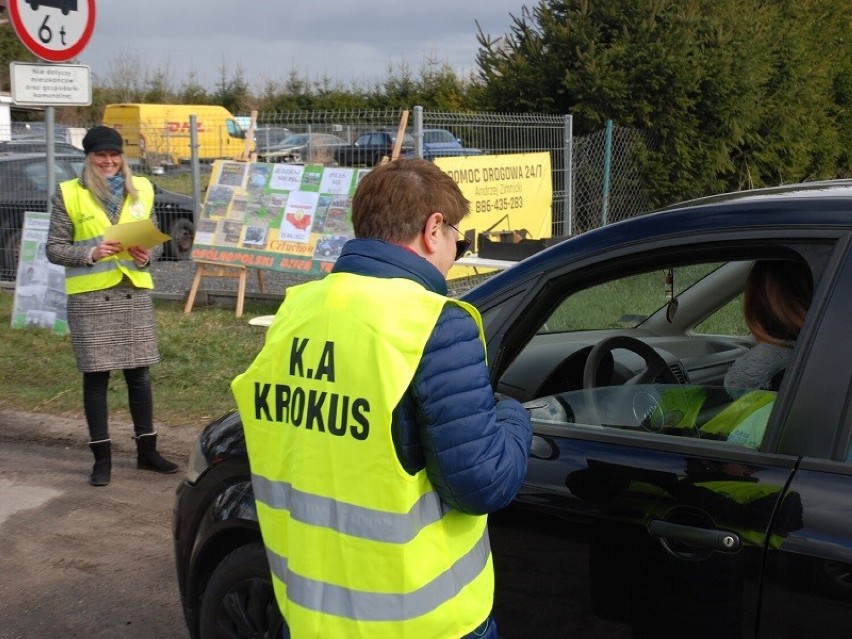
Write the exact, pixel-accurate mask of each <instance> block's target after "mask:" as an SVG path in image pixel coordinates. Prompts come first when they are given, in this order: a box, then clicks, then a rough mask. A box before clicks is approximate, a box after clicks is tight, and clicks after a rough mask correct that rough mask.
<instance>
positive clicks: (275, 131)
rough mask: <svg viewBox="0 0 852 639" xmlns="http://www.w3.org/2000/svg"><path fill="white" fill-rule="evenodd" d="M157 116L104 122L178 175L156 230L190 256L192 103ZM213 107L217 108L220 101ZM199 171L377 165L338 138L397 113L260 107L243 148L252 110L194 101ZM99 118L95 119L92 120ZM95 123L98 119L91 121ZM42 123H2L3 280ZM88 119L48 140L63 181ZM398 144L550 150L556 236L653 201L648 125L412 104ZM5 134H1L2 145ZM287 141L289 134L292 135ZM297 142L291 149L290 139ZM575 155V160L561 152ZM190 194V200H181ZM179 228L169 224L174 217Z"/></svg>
mask: <svg viewBox="0 0 852 639" xmlns="http://www.w3.org/2000/svg"><path fill="white" fill-rule="evenodd" d="M184 107H185V108H182V109H181V111H180V117H178V115H177V113H178V112H177V111H174V112H164V113H161V114H160V115H159V116H157V117H154V116H152V117H151V118H148V119H147V120H146V121H141V120H140V121H136V122H133V121H131V120H128V121H119V120H116V121H111V120H110V121H106V120H107V119H108V118H105V121H104V122H103V123H104V124H108V125H110V126H114V127H116V128H117V129H118V130H119V131H120V132H121V134H122V137H123V138H124V140H125V155H126V158H127V159H128V161H129V162H130V163H131V165H132V166H133V167H134V171H135V172H136V173H139V174H142V175H149V176H151V177H152V179H153V181H154V182H155V184H156V183H157V182H158V181H160V180H163V181H165V178H169V180H168V181H166V184H167V188H175V187H174V186H172V185H173V184H175V179H174V178H175V177H176V176H180V175H183V176H184V177H185V179H184V180H183V181H182V182H181V185H182V187H183V188H180V187H178V188H175V190H181V191H182V192H183V193H184V194H186V195H185V196H183V197H184V199H183V200H179V201H174V198H171V199H170V197H171V196H169V195H168V194H163V193H159V194H158V196H157V198H158V205H159V211H158V212H159V213H160V215H161V216H163V220H162V222H163V224H162V226H163V229H164V230H165V231H166V232H167V233H169V234H170V235H173V236H175V235H179V236H180V237H181V238H183V244H186V246H177V245H176V246H174V247H167V251H166V255H167V256H172V257H176V258H181V257H185V256H188V254H189V248H190V247H191V241H192V232H193V230H194V227H192V228H188V226H187V221H190V222H191V221H192V219H193V218H192V216H193V211H194V210H195V208H196V203H195V201H194V200H193V199H192V198H191V196H192V194H193V192H194V190H195V188H187V187H189V185H190V184H191V181H190V177H189V175H188V174H189V172H190V169H189V167H190V166H191V165H194V164H195V163H194V162H191V160H192V159H193V157H192V155H193V149H192V145H191V143H190V131H189V128H190V124H189V117H188V116H187V117H184V116H186V115H187V114H188V113H189V112H190V110H191V109H192V107H187V106H186V105H184ZM217 108H218V107H217ZM196 110H197V111H198V113H197V114H196V116H195V117H196V123H197V127H198V132H197V135H198V147H197V149H196V150H195V153H196V155H197V157H198V160H199V166H200V167H201V170H200V175H197V176H195V177H194V178H193V181H194V183H195V185H196V188H197V187H198V185H199V184H200V185H201V186H200V189H201V190H200V191H199V195H200V197H203V188H204V185H206V176H207V174H209V167H210V163H211V162H212V160H213V159H215V158H235V157H240V156H241V155H242V154H243V153H244V152H245V151H246V150H249V151H255V152H257V153H258V159H259V160H260V161H282V162H288V161H290V162H304V163H318V164H328V163H333V162H334V163H339V164H341V165H344V164H349V163H353V164H367V165H372V164H373V163H375V161H376V160H377V159H379V158H380V157H381V155H380V154H374V155H371V156H369V157H366V156H365V157H352V156H343V155H341V154H340V153H338V152H337V151H336V150H335V149H336V147H337V146H339V145H344V146H347V147H351V146H353V145H352V143H353V142H355V141H356V140H367V139H368V138H366V137H364V136H368V135H370V134H371V133H374V132H386V133H387V132H393V133H394V134H395V133H396V131H397V129H398V127H399V124H400V121H401V119H402V117H403V110H402V109H375V110H336V111H298V112H261V113H258V114H257V115H256V123H255V132H254V140H253V141H250V142H249V144H248V145H247V144H246V141H245V139H244V136H243V137H241V133H243V131H244V130H245V129H247V128H248V126H249V121H250V118H249V117H248V116H237V117H234V116H231V115H230V114H227V112H224V114H221V113H220V114H215V113H213V112H212V111H200V110H198V109H196ZM93 124H94V123H93ZM98 124H100V123H98ZM45 130H46V127H45V124H44V123H43V122H28V123H17V122H13V123H12V126H11V130H10V131H0V280H10V279H14V278H15V272H16V268H17V259H18V253H19V246H20V235H21V233H20V232H21V228H22V224H23V216H24V212H25V211H28V210H34V211H44V210H47V194H48V193H47V191H48V179H47V174H48V172H47V166H46V162H45V154H46V144H45V141H44V140H45ZM85 131H86V127H67V126H64V125H62V124H59V123H57V124H56V125H55V128H54V143H55V152H56V155H57V159H56V162H55V166H54V171H55V183H56V184H58V183H59V182H61V181H62V180H64V179H69V178H70V177H73V176H75V175H77V174H79V171H80V170H81V169H82V159H83V158H82V137H83V135H84V134H85ZM406 131H407V132H406V135H405V139H404V145H405V146H406V147H407V151H408V153H409V154H411V155H418V156H420V157H425V158H426V159H434V157H438V156H440V155H442V154H446V155H465V154H480V153H483V154H511V153H533V152H547V153H549V154H550V158H551V167H552V174H551V180H552V187H553V211H552V220H553V226H552V235H553V236H563V235H576V234H578V233H582V232H583V231H586V230H589V229H592V228H596V227H598V226H601V225H603V224H607V223H611V222H615V221H618V220H621V219H624V218H626V217H630V216H632V215H636V214H640V213H643V212H645V211H647V210H648V208H649V199H648V197H647V195H646V194H645V192H644V189H643V186H642V174H641V170H640V162H641V157H642V155H643V153H644V149H645V146H646V145H647V144H648V142H649V141H650V136H649V135H648V134H647V133H646V132H642V131H636V130H632V129H627V128H623V127H612V128H611V130H607V131H601V132H597V133H594V134H591V135H586V136H582V137H577V138H575V137H573V134H572V126H571V116H568V115H566V116H558V115H557V116H554V115H543V114H507V113H457V112H448V111H430V110H426V109H423V108H421V107H414V109H412V110H411V111H410V112H409V114H408V127H407V129H406ZM294 134H302V135H303V136H304V134H309V135H308V136H307V138H303V139H309V140H310V141H309V142H306V143H305V144H304V145H303V146H302V147H300V150H298V151H297V152H293V151H292V150H291V151H287V152H286V153H285V154H279V155H278V156H275V155H274V151H271V150H270V149H272V150H274V149H276V148H279V150H280V146H282V145H281V142H282V141H283V140H284V139H285V138H287V137H288V136H292V135H294ZM443 138H447V140H448V142H449V144H450V145H454V146H453V148H452V149H451V150H450V151H446V150H445V151H440V152H439V151H436V150H435V149H436V148H438V146H437V145H434V144H432V143H433V142H434V141H435V140H439V139H443ZM3 140H7V141H3ZM291 140H292V138H291ZM291 146H292V145H291ZM568 158H570V161H566V159H568ZM186 196H190V197H186ZM176 224H177V225H178V226H179V227H180V228H177V227H175V228H172V227H173V226H175V225H176Z"/></svg>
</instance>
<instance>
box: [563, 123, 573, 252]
mask: <svg viewBox="0 0 852 639" xmlns="http://www.w3.org/2000/svg"><path fill="white" fill-rule="evenodd" d="M564 127H565V148H564V150H563V152H564V154H565V202H564V204H563V206H562V208H563V210H564V211H565V219H566V220H567V228H566V227H563V230H564V231H565V234H566V235H568V236H571V235H574V116H572V115H571V114H568V115H566V116H565V118H564Z"/></svg>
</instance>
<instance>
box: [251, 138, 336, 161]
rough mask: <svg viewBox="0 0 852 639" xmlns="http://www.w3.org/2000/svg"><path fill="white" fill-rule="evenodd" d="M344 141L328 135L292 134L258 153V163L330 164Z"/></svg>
mask: <svg viewBox="0 0 852 639" xmlns="http://www.w3.org/2000/svg"><path fill="white" fill-rule="evenodd" d="M345 146H347V144H346V140H344V139H342V138H339V137H337V136H336V135H331V134H329V133H294V134H292V135H289V136H287V137H286V138H284V139H283V140H282V141H281V142H279V143H278V144H276V145H274V146H271V147H269V148H268V149H266V151H264V152H263V153H258V155H257V161H258V162H287V163H291V164H330V163H332V162H333V161H334V159H335V153H336V152H337V150H338V149H340V148H343V147H345Z"/></svg>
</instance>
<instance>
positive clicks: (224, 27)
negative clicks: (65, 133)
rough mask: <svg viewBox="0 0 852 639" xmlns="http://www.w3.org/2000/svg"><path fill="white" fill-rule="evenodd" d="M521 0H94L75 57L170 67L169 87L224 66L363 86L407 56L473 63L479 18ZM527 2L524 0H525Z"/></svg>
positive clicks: (511, 9)
mask: <svg viewBox="0 0 852 639" xmlns="http://www.w3.org/2000/svg"><path fill="white" fill-rule="evenodd" d="M523 4H524V2H523V0H485V1H483V2H471V1H470V0H429V1H427V2H403V1H400V0H396V1H392V0H301V1H300V0H237V1H235V2H226V1H225V0H145V1H144V2H131V1H128V0H98V1H97V3H96V20H95V29H94V32H93V34H92V38H91V40H90V41H89V44H88V46H87V47H86V48H85V49H84V50H83V51H82V52H81V54H80V56H79V58H78V60H77V62H79V63H81V64H86V65H88V66H90V67H91V68H92V72H93V73H94V74H95V76H96V78H95V82H98V78H101V79H103V80H106V79H107V78H108V77H109V75H110V73H111V72H114V71H115V69H117V68H120V67H121V66H122V65H121V64H120V63H119V61H121V60H127V59H130V60H133V61H138V63H139V66H140V67H141V69H142V71H143V72H147V73H149V74H151V73H153V72H154V71H156V70H157V69H163V70H167V71H168V76H169V78H170V79H171V81H172V83H173V84H174V87H175V88H179V87H180V86H181V85H182V84H183V81H184V79H185V77H186V74H187V72H189V71H195V72H196V79H197V80H198V82H199V83H200V84H201V85H202V86H203V87H205V88H206V89H208V90H209V89H213V88H214V86H215V83H216V81H217V79H218V78H219V77H220V69H221V68H222V67H223V65H224V66H225V68H226V69H227V70H228V75H229V76H230V75H232V74H233V72H235V71H236V70H237V69H238V68H241V69H242V70H243V72H244V76H245V78H246V79H247V80H248V82H249V85H250V86H251V87H252V88H253V89H258V88H260V87H261V86H262V85H263V84H264V83H265V81H267V80H273V81H279V80H286V78H287V77H288V76H289V74H290V72H291V71H296V72H297V73H298V74H299V75H300V76H302V77H305V76H306V77H308V78H309V79H311V80H318V79H319V78H321V77H323V76H327V77H329V78H330V79H331V80H332V82H333V83H335V84H338V83H339V84H341V85H343V86H350V85H351V84H353V83H356V84H358V85H360V86H362V87H369V86H371V85H372V84H373V83H374V82H376V81H381V80H383V79H385V78H387V76H388V68H389V66H391V65H392V66H393V67H394V68H395V69H396V68H398V67H399V65H400V64H403V63H404V64H407V65H408V67H409V68H410V69H411V70H412V72H413V73H414V74H415V76H417V75H418V71H419V69H420V66H421V65H422V63H423V61H424V60H426V59H427V58H434V59H437V60H439V61H440V62H441V63H443V62H447V63H449V64H450V65H451V66H452V67H453V68H454V69H455V70H456V72H457V73H459V74H461V75H465V76H466V75H467V74H468V73H470V72H472V71H475V70H476V64H475V62H476V60H475V56H476V51H477V50H478V44H477V41H476V32H477V29H476V21H478V22H479V24H480V26H481V27H482V29H483V31H485V32H486V33H488V34H490V35H492V36H495V37H496V36H500V35H503V34H504V33H506V32H507V31H508V30H509V26H510V24H511V18H510V14H512V15H520V12H521V7H522V6H523ZM528 4H531V3H528Z"/></svg>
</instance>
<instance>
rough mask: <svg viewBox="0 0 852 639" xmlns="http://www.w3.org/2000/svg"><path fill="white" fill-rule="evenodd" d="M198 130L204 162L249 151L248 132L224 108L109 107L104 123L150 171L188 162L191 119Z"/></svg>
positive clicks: (155, 105)
mask: <svg viewBox="0 0 852 639" xmlns="http://www.w3.org/2000/svg"><path fill="white" fill-rule="evenodd" d="M190 115H194V116H195V120H196V126H197V127H198V157H199V160H200V161H202V162H205V161H212V160H216V159H219V158H239V157H241V156H242V155H243V153H244V152H248V153H251V152H253V151H254V148H253V147H254V144H253V143H251V144H250V147H249V148H248V149H246V142H245V138H246V132H245V131H244V130H243V129H242V127H240V125H239V124H238V123H237V120H236V118H234V116H233V115H231V113H230V112H229V111H228V110H227V109H226V108H225V107H221V106H215V105H209V104H108V105H107V107H106V109H104V117H103V124H104V125H105V126H110V127H113V128H114V129H116V130H117V131H118V132H119V133H121V136H122V137H123V138H124V152H125V156H126V157H127V158H128V159H129V160H130V161H131V162H133V161H134V160H137V161H138V162H139V163H141V164H143V165H145V166H146V167H147V168H149V169H153V168H156V167H160V166H167V165H174V164H180V163H181V162H188V161H189V160H190V159H191V157H192V153H191V149H190V130H189V123H190V120H189V116H190Z"/></svg>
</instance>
